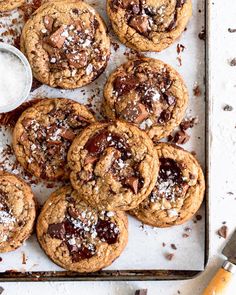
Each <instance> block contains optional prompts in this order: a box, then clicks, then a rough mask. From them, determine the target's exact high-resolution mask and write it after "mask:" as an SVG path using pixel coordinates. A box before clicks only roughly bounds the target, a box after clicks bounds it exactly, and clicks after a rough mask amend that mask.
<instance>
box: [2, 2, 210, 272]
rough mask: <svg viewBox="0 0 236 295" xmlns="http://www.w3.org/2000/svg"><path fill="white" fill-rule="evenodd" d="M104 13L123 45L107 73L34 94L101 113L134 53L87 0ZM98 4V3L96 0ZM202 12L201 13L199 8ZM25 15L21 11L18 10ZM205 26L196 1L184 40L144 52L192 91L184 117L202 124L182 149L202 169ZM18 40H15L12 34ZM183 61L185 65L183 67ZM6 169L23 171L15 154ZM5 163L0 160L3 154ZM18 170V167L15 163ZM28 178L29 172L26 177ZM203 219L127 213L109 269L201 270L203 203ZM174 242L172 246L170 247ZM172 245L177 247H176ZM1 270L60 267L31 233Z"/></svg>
mask: <svg viewBox="0 0 236 295" xmlns="http://www.w3.org/2000/svg"><path fill="white" fill-rule="evenodd" d="M86 2H88V3H89V4H92V5H93V6H94V8H95V9H97V10H98V11H99V12H100V14H101V15H102V16H103V17H104V19H105V21H106V23H107V25H108V28H109V32H110V33H109V34H110V36H111V38H112V41H113V42H115V43H118V44H119V49H118V50H116V51H115V50H114V48H115V47H116V46H112V55H111V59H110V62H109V64H108V67H107V69H106V70H105V72H104V73H103V74H102V75H101V76H100V77H99V79H97V80H96V81H94V82H93V83H92V84H90V85H89V86H86V87H83V88H80V89H78V90H74V91H68V90H58V89H52V88H49V87H47V86H45V85H43V86H41V87H39V88H38V89H36V90H35V91H33V92H32V94H31V96H30V98H33V97H66V98H71V99H74V100H76V101H78V102H81V103H84V104H88V103H89V106H91V105H92V108H93V109H94V110H95V111H96V113H97V114H98V116H99V109H100V104H101V100H102V90H103V86H104V83H105V81H106V79H107V77H108V76H109V74H110V73H111V72H112V71H113V70H114V69H115V68H116V67H117V66H119V65H120V64H122V63H123V62H125V61H126V60H127V58H128V57H131V56H135V53H133V52H132V51H131V50H130V49H127V48H125V47H124V46H122V45H121V44H120V43H119V42H118V40H117V39H116V37H115V36H114V35H113V34H112V31H111V26H110V24H109V21H108V19H107V17H106V13H105V0H102V1H94V0H87V1H86ZM97 2H99V3H97ZM200 11H201V12H200ZM20 14H21V12H20ZM18 15H19V10H16V11H14V13H13V14H12V18H14V19H18V20H19V18H18ZM22 20H23V18H20V21H17V22H16V25H15V26H14V28H15V27H17V28H20V26H21V22H22ZM7 22H8V24H10V20H9V15H7V16H6V17H5V18H4V17H3V15H2V16H1V18H0V24H1V23H5V24H6V23H7ZM203 27H204V0H198V1H196V0H193V17H192V19H191V20H190V22H189V24H188V26H187V30H186V31H185V32H184V33H183V35H182V36H181V38H180V39H179V40H178V41H177V42H175V43H174V44H173V45H172V46H171V47H170V48H168V49H166V50H164V51H163V52H161V53H150V54H145V55H146V56H150V57H155V58H159V59H161V60H163V61H165V62H167V63H169V64H171V65H172V66H174V67H175V68H176V69H177V70H178V71H179V72H180V74H182V76H183V78H184V80H185V82H186V84H187V86H188V89H189V94H190V104H189V107H188V110H187V113H186V117H187V118H189V117H197V119H198V124H197V125H196V126H195V127H194V128H193V129H191V130H190V131H189V130H188V131H187V132H188V133H189V134H191V138H190V141H189V142H188V143H187V144H185V145H184V146H183V147H184V148H186V149H187V150H189V151H194V152H196V155H197V158H198V160H199V161H200V163H201V165H202V167H203V168H204V163H205V142H204V141H205V101H204V73H205V62H204V51H205V44H204V41H202V40H200V39H199V38H198V34H199V32H200V31H201V30H202V28H203ZM3 31H4V28H1V26H0V35H1V38H2V39H3V40H4V41H5V42H6V41H8V42H12V41H13V39H12V38H9V36H7V35H6V36H3ZM14 39H16V38H14ZM177 44H182V45H184V47H185V48H184V51H183V52H181V53H180V54H178V53H177ZM180 62H181V63H182V66H180ZM197 85H199V87H200V89H201V92H202V94H201V95H200V96H194V95H193V88H194V87H195V86H197ZM6 144H11V133H10V132H9V131H8V130H3V131H1V132H0V157H1V151H3V150H5V148H6ZM4 160H5V163H4V164H3V167H4V168H6V169H7V170H9V171H11V172H13V173H16V174H18V175H21V173H22V171H20V169H13V171H12V167H13V166H14V157H13V158H10V160H9V161H6V158H5V157H4ZM0 161H1V158H0ZM13 168H14V167H13ZM25 178H26V180H28V179H27V176H25ZM32 189H33V191H34V192H35V195H36V197H37V199H38V201H39V203H41V204H43V202H44V201H45V200H46V199H47V197H48V196H49V194H50V192H51V191H53V190H55V187H54V188H51V189H49V188H47V184H34V185H32ZM198 214H199V215H201V216H202V219H201V220H199V221H196V218H193V219H192V220H190V221H189V222H188V223H185V224H184V225H181V226H178V227H172V228H167V229H159V228H152V227H150V226H144V225H142V224H141V223H140V222H138V221H136V220H135V219H134V218H132V217H129V242H128V246H127V248H126V249H125V251H124V253H123V254H122V255H121V256H120V257H119V258H118V259H117V260H116V261H115V262H114V263H113V264H112V265H111V266H110V267H108V268H107V269H109V270H141V269H142V270H144V269H145V270H148V269H169V270H170V269H171V270H203V269H204V260H205V254H204V253H205V249H204V247H205V241H204V239H205V218H204V216H205V209H204V208H203V207H202V208H201V209H200V211H199V213H198ZM171 244H172V246H171ZM173 245H175V246H176V248H177V250H174V249H173ZM172 253H173V254H174V256H173V258H172V259H171V260H168V259H167V258H166V255H168V254H172ZM0 256H1V258H2V262H0V271H1V272H4V271H6V270H17V271H22V272H25V271H27V272H28V271H29V272H34V271H57V270H62V269H61V268H60V267H58V266H56V265H55V264H54V263H52V262H51V261H50V260H49V259H48V258H47V256H46V255H45V254H44V252H43V251H42V250H41V249H40V247H39V245H38V243H37V240H36V237H35V236H32V237H31V238H30V239H29V240H28V241H26V242H25V244H24V245H23V246H22V247H21V248H20V249H18V250H16V251H14V252H11V253H8V254H1V255H0Z"/></svg>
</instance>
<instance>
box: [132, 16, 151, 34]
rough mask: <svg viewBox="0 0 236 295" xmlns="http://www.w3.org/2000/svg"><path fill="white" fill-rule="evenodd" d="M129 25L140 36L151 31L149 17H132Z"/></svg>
mask: <svg viewBox="0 0 236 295" xmlns="http://www.w3.org/2000/svg"><path fill="white" fill-rule="evenodd" d="M129 25H130V27H132V28H133V29H135V30H136V31H137V32H139V33H140V34H145V33H147V32H148V30H149V23H148V17H147V16H142V15H138V16H133V17H131V19H130V21H129Z"/></svg>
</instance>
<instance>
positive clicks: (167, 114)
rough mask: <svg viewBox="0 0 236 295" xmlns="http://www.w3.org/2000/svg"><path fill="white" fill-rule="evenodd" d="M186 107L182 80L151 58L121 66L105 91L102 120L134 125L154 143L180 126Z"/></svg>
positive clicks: (108, 81) (165, 66)
mask: <svg viewBox="0 0 236 295" xmlns="http://www.w3.org/2000/svg"><path fill="white" fill-rule="evenodd" d="M187 104H188V91H187V88H186V86H185V83H184V81H183V79H182V78H181V76H180V75H179V74H178V72H177V71H176V70H175V69H174V68H172V67H171V66H169V65H167V64H165V63H163V62H162V61H160V60H157V59H153V58H142V59H136V60H132V61H128V62H127V63H125V64H123V65H121V66H120V67H119V68H117V69H116V70H115V71H114V72H113V73H112V74H111V75H110V77H109V78H108V80H107V83H106V85H105V88H104V103H103V112H104V114H105V116H107V117H108V118H109V119H112V120H115V119H121V120H125V121H127V122H130V123H135V124H136V125H138V126H139V127H140V128H141V129H144V130H145V131H146V132H147V133H148V135H149V136H150V137H151V138H153V139H154V140H159V139H160V138H163V137H166V136H167V135H169V134H170V133H171V131H172V130H173V129H174V128H175V127H176V126H178V125H179V124H180V122H181V121H182V119H183V117H184V113H185V110H186V108H187Z"/></svg>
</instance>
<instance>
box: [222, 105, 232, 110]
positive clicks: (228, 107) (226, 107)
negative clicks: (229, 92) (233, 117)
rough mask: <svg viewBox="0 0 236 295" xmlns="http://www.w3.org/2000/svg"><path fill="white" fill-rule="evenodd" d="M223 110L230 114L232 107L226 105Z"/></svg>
mask: <svg viewBox="0 0 236 295" xmlns="http://www.w3.org/2000/svg"><path fill="white" fill-rule="evenodd" d="M223 110H224V111H226V112H231V111H232V110H233V107H232V106H230V105H228V104H227V105H225V106H224V107H223Z"/></svg>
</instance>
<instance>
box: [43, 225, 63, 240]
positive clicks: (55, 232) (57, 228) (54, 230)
mask: <svg viewBox="0 0 236 295" xmlns="http://www.w3.org/2000/svg"><path fill="white" fill-rule="evenodd" d="M47 232H48V234H49V235H50V236H51V237H52V238H55V239H59V240H64V238H65V234H66V229H65V223H64V222H61V223H53V224H50V225H49V226H48V231H47Z"/></svg>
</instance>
